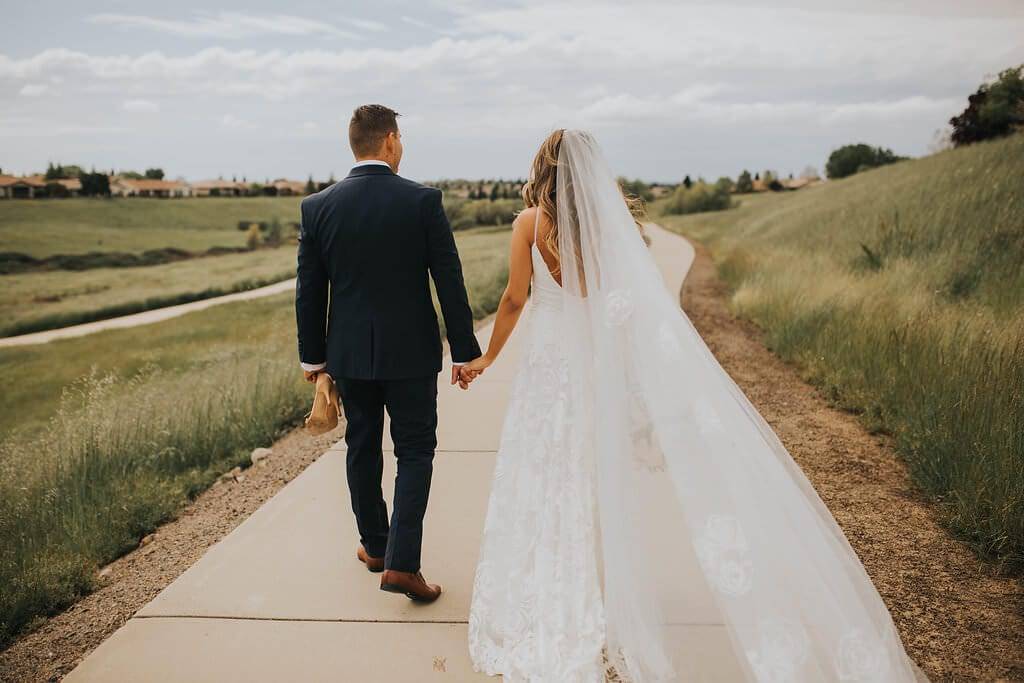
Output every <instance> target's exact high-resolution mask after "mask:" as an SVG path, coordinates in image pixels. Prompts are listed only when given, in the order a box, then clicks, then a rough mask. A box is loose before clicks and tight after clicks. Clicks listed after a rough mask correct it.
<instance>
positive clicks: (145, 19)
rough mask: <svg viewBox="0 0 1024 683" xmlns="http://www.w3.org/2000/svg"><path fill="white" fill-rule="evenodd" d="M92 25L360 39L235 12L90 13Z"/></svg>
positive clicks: (370, 27)
mask: <svg viewBox="0 0 1024 683" xmlns="http://www.w3.org/2000/svg"><path fill="white" fill-rule="evenodd" d="M89 21H90V22H92V23H94V24H106V25H110V26H118V27H121V28H131V29H150V30H153V31H159V32H161V33H170V34H173V35H179V36H191V37H207V38H222V39H229V40H237V39H240V38H247V37H251V36H260V35H275V34H276V35H290V36H308V35H317V34H319V35H326V36H334V37H339V38H348V39H356V40H358V39H360V38H361V37H362V36H361V35H360V34H358V33H354V32H352V31H347V30H344V29H341V28H338V27H337V26H335V25H333V24H330V23H327V22H324V21H318V20H316V19H305V18H303V17H297V16H292V15H288V14H269V15H255V14H242V13H239V12H217V13H215V14H211V13H206V12H199V13H196V14H195V15H194V16H193V17H192V18H191V19H188V20H181V19H166V18H161V17H151V16H146V15H140V14H111V13H104V14H94V15H92V16H90V17H89ZM349 23H350V24H351V25H352V26H354V27H355V28H358V29H360V30H362V31H379V30H381V29H383V28H384V27H383V26H382V25H381V24H378V23H377V22H373V21H364V20H350V21H349Z"/></svg>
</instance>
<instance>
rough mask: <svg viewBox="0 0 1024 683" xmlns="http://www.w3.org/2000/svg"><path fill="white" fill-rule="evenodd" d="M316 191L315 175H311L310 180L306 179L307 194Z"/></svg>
mask: <svg viewBox="0 0 1024 683" xmlns="http://www.w3.org/2000/svg"><path fill="white" fill-rule="evenodd" d="M314 192H316V183H314V182H313V176H312V175H310V176H309V180H307V181H306V194H313V193H314Z"/></svg>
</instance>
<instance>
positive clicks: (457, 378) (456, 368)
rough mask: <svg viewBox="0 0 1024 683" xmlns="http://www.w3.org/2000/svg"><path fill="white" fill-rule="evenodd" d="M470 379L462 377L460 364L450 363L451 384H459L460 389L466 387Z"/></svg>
mask: <svg viewBox="0 0 1024 683" xmlns="http://www.w3.org/2000/svg"><path fill="white" fill-rule="evenodd" d="M469 382H470V380H465V379H463V378H462V366H461V365H452V386H455V385H456V384H458V385H459V388H460V389H468V388H469Z"/></svg>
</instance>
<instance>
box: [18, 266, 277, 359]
mask: <svg viewBox="0 0 1024 683" xmlns="http://www.w3.org/2000/svg"><path fill="white" fill-rule="evenodd" d="M292 289H295V278H292V279H291V280H282V281H281V282H275V283H274V284H271V285H265V286H263V287H257V288H255V289H247V290H245V291H244V292H235V293H233V294H224V295H222V296H214V297H210V298H209V299H200V300H199V301H190V302H188V303H186V304H176V305H174V306H164V307H163V308H154V309H152V310H149V311H140V312H139V313H132V314H131V315H121V316H118V317H116V318H106V319H104V320H95V321H93V322H91V323H82V324H81V325H70V326H68V327H59V328H57V329H55V330H43V331H41V332H29V333H28V334H19V335H17V336H14V337H0V347H4V346H25V345H27V344H45V343H46V342H50V341H53V340H54V339H66V338H68V337H81V336H84V335H87V334H92V333H93V332H100V331H102V330H114V329H118V328H121V327H135V326H136V325H148V324H149V323H156V322H160V321H161V320H167V319H168V318H176V317H178V316H179V315H184V314H186V313H191V312H192V311H201V310H203V309H204V308H210V307H211V306H217V305H219V304H228V303H231V302H232V301H245V300H247V299H259V298H261V297H264V296H271V295H273V294H280V293H281V292H287V291H289V290H292Z"/></svg>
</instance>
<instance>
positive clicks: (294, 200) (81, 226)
mask: <svg viewBox="0 0 1024 683" xmlns="http://www.w3.org/2000/svg"><path fill="white" fill-rule="evenodd" d="M300 201H302V198H301V197H203V198H192V199H54V200H38V201H4V202H0V251H13V252H20V253H24V254H28V255H30V256H34V257H36V258H42V257H44V256H51V255H53V254H80V253H84V252H89V251H122V252H129V253H139V252H142V251H145V250H147V249H159V248H161V247H177V248H179V249H185V250H187V251H205V250H206V249H209V248H210V247H243V246H245V232H244V231H241V230H238V223H239V221H254V222H259V221H270V220H272V219H274V218H277V219H278V220H280V221H281V222H283V223H288V222H292V221H298V220H299V202H300Z"/></svg>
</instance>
